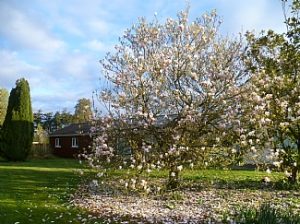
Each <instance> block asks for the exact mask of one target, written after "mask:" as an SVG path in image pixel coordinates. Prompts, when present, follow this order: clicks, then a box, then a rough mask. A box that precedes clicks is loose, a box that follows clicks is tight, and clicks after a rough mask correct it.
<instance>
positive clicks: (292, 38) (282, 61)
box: [244, 0, 300, 183]
mask: <svg viewBox="0 0 300 224" xmlns="http://www.w3.org/2000/svg"><path fill="white" fill-rule="evenodd" d="M283 2H285V1H283ZM284 4H285V3H284ZM299 9H300V2H299V0H294V1H293V3H292V11H291V12H292V14H291V17H290V18H288V19H286V25H287V33H284V34H276V33H275V32H273V31H268V32H267V33H266V34H264V35H262V36H261V37H258V38H256V37H255V36H254V35H253V34H250V33H249V34H248V35H247V37H248V41H249V44H250V46H249V51H248V58H247V64H248V66H249V69H250V71H251V72H252V73H253V77H252V80H251V85H249V89H250V91H251V92H252V94H250V95H249V97H248V100H249V104H248V106H249V105H250V110H251V113H249V114H250V115H249V121H250V123H248V127H247V130H248V134H247V135H244V139H245V140H244V144H246V145H248V146H249V148H251V150H252V152H253V154H254V155H255V154H258V153H259V154H265V155H267V157H266V160H265V161H267V162H269V163H270V162H273V164H274V165H275V166H277V167H280V168H281V169H283V170H284V171H285V173H286V175H287V176H288V179H289V181H290V182H292V183H295V182H296V181H297V173H298V172H299V170H300V78H299V75H300V73H299V67H300V50H299V46H300V42H299V41H300V37H299V33H300V32H299V31H300V20H299V17H298V14H299ZM248 109H249V107H248Z"/></svg>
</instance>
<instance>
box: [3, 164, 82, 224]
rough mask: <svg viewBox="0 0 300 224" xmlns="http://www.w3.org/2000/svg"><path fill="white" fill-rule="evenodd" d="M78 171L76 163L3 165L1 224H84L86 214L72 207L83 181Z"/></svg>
mask: <svg viewBox="0 0 300 224" xmlns="http://www.w3.org/2000/svg"><path fill="white" fill-rule="evenodd" d="M74 168H80V166H79V165H78V162H77V161H76V160H65V159H54V160H36V161H29V162H19V163H16V162H14V163H10V162H3V161H2V162H1V163H0V180H1V181H0V223H1V224H6V223H15V222H20V223H69V221H72V223H82V222H81V221H80V218H81V216H77V215H80V214H82V211H79V210H78V209H76V208H72V207H70V206H69V204H68V201H69V198H70V194H71V193H73V192H74V191H75V190H76V187H77V185H78V184H79V183H80V181H81V179H80V177H79V176H77V175H76V174H75V173H74ZM51 221H53V222H51Z"/></svg>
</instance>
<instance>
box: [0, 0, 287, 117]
mask: <svg viewBox="0 0 300 224" xmlns="http://www.w3.org/2000/svg"><path fill="white" fill-rule="evenodd" d="M189 4H190V7H191V8H190V15H191V20H192V19H193V18H195V17H197V16H200V15H202V14H203V13H204V12H207V11H210V10H212V9H216V10H217V13H218V15H219V16H220V17H221V18H222V20H223V24H222V26H221V31H222V33H223V34H229V35H230V36H231V35H234V34H237V33H238V32H245V31H247V30H255V31H256V32H257V33H258V32H259V31H260V30H262V29H269V28H271V29H273V30H275V31H277V32H284V28H285V27H284V24H283V14H282V9H281V2H280V0H190V1H189ZM185 6H186V1H185V0H109V1H107V0H48V1H47V0H26V1H25V0H0V58H1V59H0V87H4V88H6V89H8V90H9V91H10V90H11V88H13V87H14V85H15V81H16V80H17V79H18V78H21V77H24V78H26V79H27V80H28V81H29V83H30V87H31V97H32V103H33V109H34V111H37V110H38V109H42V110H43V111H45V112H51V111H52V112H55V111H61V110H62V109H63V108H67V109H68V110H69V111H71V112H73V109H74V106H75V104H76V102H77V100H78V99H80V98H83V97H86V98H91V97H92V92H93V91H94V90H96V89H99V86H100V78H101V77H102V75H101V70H100V69H101V68H100V64H99V60H100V59H102V58H103V57H104V56H105V53H106V52H108V51H112V49H113V47H114V45H115V44H117V43H118V37H119V36H122V34H123V33H124V30H125V29H126V28H129V27H131V25H132V24H133V23H135V22H137V18H138V17H142V16H143V17H146V18H148V19H149V20H151V19H153V17H154V13H157V17H158V19H159V20H161V21H162V22H164V21H165V19H166V18H168V17H173V18H175V17H176V13H177V12H178V11H180V10H183V9H184V8H185Z"/></svg>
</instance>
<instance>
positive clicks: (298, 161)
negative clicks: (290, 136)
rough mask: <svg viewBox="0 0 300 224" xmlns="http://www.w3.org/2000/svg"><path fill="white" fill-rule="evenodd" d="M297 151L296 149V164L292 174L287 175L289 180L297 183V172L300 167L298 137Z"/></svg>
mask: <svg viewBox="0 0 300 224" xmlns="http://www.w3.org/2000/svg"><path fill="white" fill-rule="evenodd" d="M297 151H298V155H297V159H296V163H297V164H296V166H294V167H293V169H292V175H291V176H290V177H289V182H290V183H292V184H295V183H297V174H298V171H299V169H300V138H299V139H298V141H297Z"/></svg>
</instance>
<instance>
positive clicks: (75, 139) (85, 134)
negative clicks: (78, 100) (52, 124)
mask: <svg viewBox="0 0 300 224" xmlns="http://www.w3.org/2000/svg"><path fill="white" fill-rule="evenodd" d="M90 129H91V124H89V123H78V124H70V125H69V126H66V127H64V128H62V129H59V130H56V131H54V132H53V133H51V134H50V135H49V143H50V147H51V148H52V150H53V154H54V155H57V156H60V157H69V158H74V157H76V155H77V154H79V153H82V152H83V151H84V150H87V149H88V147H89V145H91V143H92V137H91V136H90Z"/></svg>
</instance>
